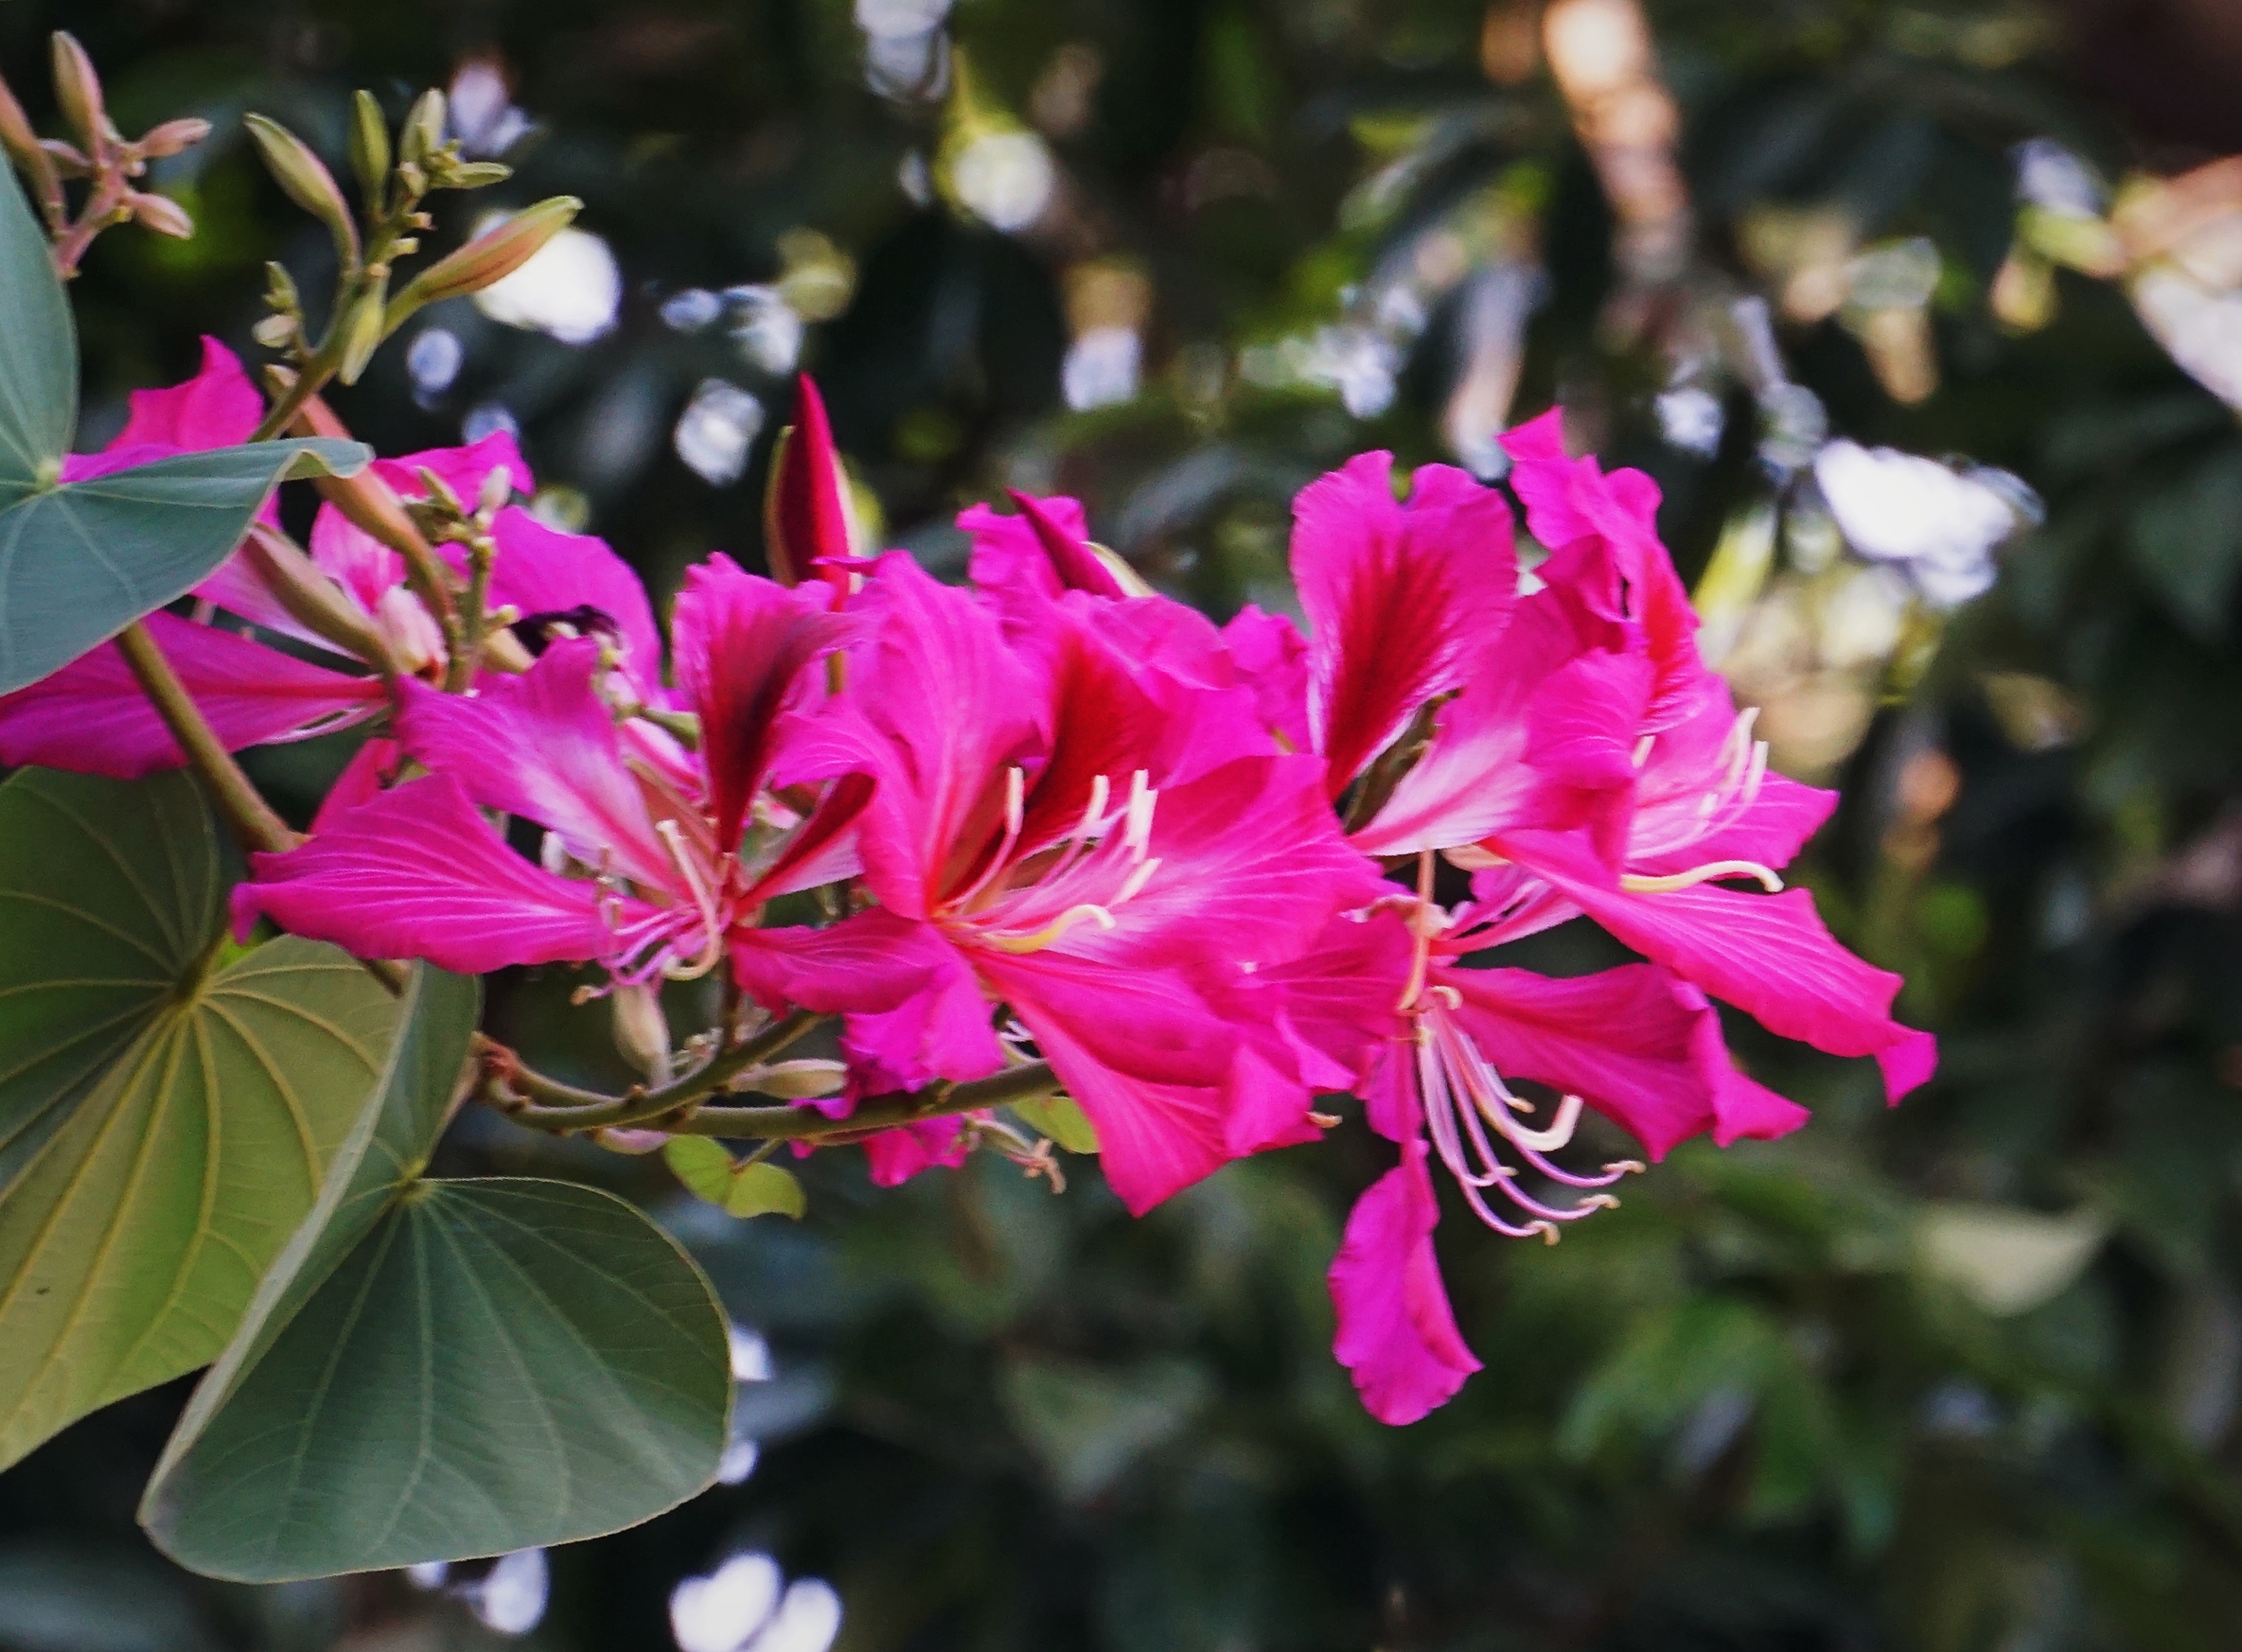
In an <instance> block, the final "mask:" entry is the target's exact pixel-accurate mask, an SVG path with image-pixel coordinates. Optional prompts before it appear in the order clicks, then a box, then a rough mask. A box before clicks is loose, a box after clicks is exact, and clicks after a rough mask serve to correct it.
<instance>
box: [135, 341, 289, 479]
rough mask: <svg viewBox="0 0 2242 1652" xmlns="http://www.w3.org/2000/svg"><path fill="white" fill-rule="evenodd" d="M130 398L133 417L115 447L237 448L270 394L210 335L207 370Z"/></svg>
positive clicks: (248, 434) (205, 347)
mask: <svg viewBox="0 0 2242 1652" xmlns="http://www.w3.org/2000/svg"><path fill="white" fill-rule="evenodd" d="M128 399H129V400H130V402H131V404H132V416H131V417H129V418H127V419H126V420H125V428H124V429H123V430H121V431H118V432H117V433H116V435H115V439H114V440H112V441H111V442H110V444H109V448H110V449H111V450H115V449H119V448H140V447H147V448H161V449H163V451H164V452H166V453H182V452H190V451H192V452H201V451H203V450H204V449H206V448H231V447H233V446H235V445H236V444H237V443H240V442H246V441H248V440H249V438H250V437H251V435H253V434H254V433H255V432H256V428H257V425H258V424H259V423H260V422H261V421H262V420H263V418H264V416H265V398H264V397H263V396H261V395H258V394H257V392H256V385H254V384H252V383H250V382H249V375H248V374H246V373H244V372H243V371H242V370H241V359H240V357H238V356H237V355H235V354H234V352H233V351H231V350H229V349H227V348H226V347H225V346H224V345H223V344H221V343H219V342H218V341H217V340H216V339H213V338H210V337H208V336H207V335H205V336H204V337H203V365H202V369H201V370H200V371H199V372H197V373H196V375H195V376H194V377H193V378H190V379H188V380H187V381H186V382H185V383H184V384H173V385H168V386H167V387H165V388H163V389H161V390H135V391H133V392H132V395H131V396H130V397H129V398H128ZM151 456H152V455H151ZM144 462H145V461H144Z"/></svg>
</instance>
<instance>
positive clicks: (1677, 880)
mask: <svg viewBox="0 0 2242 1652" xmlns="http://www.w3.org/2000/svg"><path fill="white" fill-rule="evenodd" d="M1715 878H1757V880H1758V881H1759V887H1760V888H1763V889H1765V890H1766V891H1767V892H1768V893H1769V894H1771V895H1775V894H1780V893H1781V892H1782V888H1783V880H1782V879H1781V878H1780V877H1778V876H1776V875H1775V873H1774V870H1773V869H1772V868H1769V867H1764V866H1761V865H1760V864H1759V863H1758V862H1757V861H1756V860H1715V861H1707V862H1706V863H1705V864H1704V866H1699V867H1691V868H1690V869H1689V870H1687V871H1680V872H1669V873H1668V874H1667V875H1666V876H1664V877H1647V876H1644V875H1643V874H1641V873H1639V872H1628V873H1626V874H1624V875H1623V876H1622V877H1621V878H1620V879H1619V887H1620V888H1623V889H1625V890H1626V891H1627V892H1628V893H1629V894H1631V895H1669V894H1671V893H1673V891H1674V890H1676V889H1693V888H1696V887H1697V886H1698V885H1699V884H1703V883H1710V882H1711V881H1712V880H1713V879H1715Z"/></svg>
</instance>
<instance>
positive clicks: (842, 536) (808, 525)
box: [763, 373, 849, 591]
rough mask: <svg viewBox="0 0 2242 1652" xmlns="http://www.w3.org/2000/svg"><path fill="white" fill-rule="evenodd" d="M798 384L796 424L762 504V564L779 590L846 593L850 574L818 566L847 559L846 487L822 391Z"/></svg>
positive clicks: (775, 460)
mask: <svg viewBox="0 0 2242 1652" xmlns="http://www.w3.org/2000/svg"><path fill="white" fill-rule="evenodd" d="M794 383H795V390H796V393H797V399H796V403H795V415H794V416H795V423H794V425H793V426H792V427H791V428H790V429H788V430H786V431H782V432H780V435H779V446H778V451H777V452H776V453H775V454H774V455H773V457H772V460H771V466H770V490H769V492H768V493H767V494H766V495H765V496H764V501H763V554H764V559H765V560H766V561H767V562H768V563H769V565H770V576H771V578H773V579H775V580H777V581H778V582H779V583H780V584H781V585H799V584H801V583H802V581H803V580H804V579H823V580H825V581H827V582H829V583H831V584H834V585H837V586H839V588H840V589H842V590H843V591H846V590H847V589H848V578H849V576H848V571H847V570H846V569H843V568H838V567H821V566H820V565H819V563H820V559H821V558H822V557H828V556H833V557H840V556H846V555H847V554H849V518H848V508H847V506H846V504H845V503H844V501H845V500H846V499H847V497H848V496H847V493H846V491H845V490H846V488H847V486H848V482H847V479H846V478H845V477H843V476H842V474H841V469H840V456H839V453H837V452H836V451H835V450H834V447H833V427H832V426H831V425H830V424H828V423H827V422H826V419H825V403H824V400H823V398H822V397H821V396H820V395H818V387H817V386H816V385H815V384H813V383H811V382H810V378H809V375H808V374H806V373H804V374H801V375H799V376H798V377H797V378H795V381H794Z"/></svg>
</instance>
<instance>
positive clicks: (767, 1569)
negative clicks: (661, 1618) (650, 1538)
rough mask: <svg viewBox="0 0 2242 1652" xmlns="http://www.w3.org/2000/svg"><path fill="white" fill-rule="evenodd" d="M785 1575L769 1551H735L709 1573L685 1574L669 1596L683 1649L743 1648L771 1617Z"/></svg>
mask: <svg viewBox="0 0 2242 1652" xmlns="http://www.w3.org/2000/svg"><path fill="white" fill-rule="evenodd" d="M784 1580H785V1573H782V1572H780V1570H779V1563H778V1562H777V1561H776V1560H773V1559H772V1558H771V1557H770V1556H769V1555H733V1557H732V1558H731V1559H729V1560H727V1561H725V1562H724V1564H723V1565H721V1566H719V1567H717V1568H716V1570H715V1572H714V1573H711V1574H709V1575H708V1576H706V1577H688V1578H685V1579H684V1580H683V1581H682V1582H680V1584H679V1585H678V1586H677V1588H675V1589H674V1590H670V1596H669V1632H670V1636H671V1638H672V1639H673V1640H675V1641H676V1642H677V1643H678V1652H743V1648H745V1647H746V1646H747V1645H748V1644H749V1643H750V1642H751V1641H752V1640H753V1639H754V1637H755V1633H756V1631H757V1630H759V1629H761V1628H762V1627H763V1626H764V1625H765V1624H766V1623H768V1622H769V1621H770V1617H771V1613H772V1612H773V1610H774V1609H775V1608H777V1606H778V1604H779V1587H780V1585H781V1583H782V1582H784Z"/></svg>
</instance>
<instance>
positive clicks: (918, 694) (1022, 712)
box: [776, 554, 1045, 918]
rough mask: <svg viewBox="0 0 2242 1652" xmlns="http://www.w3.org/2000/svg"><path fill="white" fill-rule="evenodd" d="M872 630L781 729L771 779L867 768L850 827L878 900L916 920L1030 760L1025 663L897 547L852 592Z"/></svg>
mask: <svg viewBox="0 0 2242 1652" xmlns="http://www.w3.org/2000/svg"><path fill="white" fill-rule="evenodd" d="M851 606H852V609H855V608H857V607H861V608H862V609H863V616H864V618H865V619H866V621H867V623H868V624H869V625H870V626H872V627H873V630H872V632H871V635H870V637H869V639H868V640H867V641H864V642H862V643H859V644H857V645H856V646H853V647H851V648H850V650H849V651H848V655H847V660H848V664H847V667H846V687H845V690H844V692H843V693H842V694H839V695H837V696H835V697H834V698H833V699H832V700H831V701H829V702H828V703H827V704H826V705H825V706H824V707H823V708H821V710H819V711H818V712H816V713H815V714H814V715H809V716H804V717H802V718H799V719H790V720H789V726H788V728H787V729H786V731H785V732H784V734H783V736H782V737H783V739H784V740H785V741H786V755H785V759H784V761H783V762H782V763H781V764H780V765H779V768H778V770H777V772H776V778H777V779H778V780H779V781H780V782H782V783H792V782H797V781H804V780H829V779H833V778H836V777H838V776H839V775H842V774H851V773H855V774H865V775H869V776H870V777H871V778H872V779H873V781H874V782H875V784H876V786H877V788H878V789H877V791H876V792H875V793H874V797H873V800H872V804H871V807H869V808H868V809H866V811H865V812H864V815H863V816H862V817H861V819H860V820H859V822H858V826H857V842H858V847H859V852H861V853H862V855H863V858H864V872H865V877H866V879H867V881H868V882H869V883H870V885H871V887H872V888H873V891H874V893H875V894H876V895H877V896H878V897H879V900H880V903H881V905H885V906H888V907H890V908H892V909H893V910H894V911H896V912H899V913H901V914H903V915H904V916H906V917H911V918H923V917H925V916H926V915H927V913H928V912H929V911H930V910H932V909H933V906H934V905H935V904H936V903H937V901H938V900H939V899H940V897H941V895H942V894H943V892H944V889H945V888H949V887H950V882H951V879H952V878H953V877H954V876H955V875H956V873H957V871H958V870H962V868H961V867H960V866H954V865H953V860H954V859H961V860H962V862H963V863H965V864H971V863H972V862H975V861H978V860H979V859H980V858H981V855H982V853H983V852H984V850H985V845H986V844H987V843H988V842H989V840H990V839H991V838H992V837H993V836H994V835H996V834H997V832H999V831H1000V830H1001V827H1002V815H1003V805H1004V770H1005V768H1006V766H1007V765H1009V764H1019V763H1024V762H1026V761H1029V760H1031V759H1032V758H1033V756H1034V755H1035V754H1036V752H1037V750H1038V749H1039V747H1040V744H1041V741H1042V739H1043V737H1044V732H1045V725H1044V724H1043V722H1042V718H1043V715H1044V710H1043V705H1044V702H1043V696H1042V694H1041V693H1040V692H1039V684H1038V673H1037V671H1036V669H1035V668H1034V666H1033V665H1032V664H1031V663H1030V662H1029V661H1028V660H1027V659H1023V658H1022V657H1021V656H1020V655H1019V654H1018V653H1017V651H1015V649H1014V648H1013V646H1012V645H1011V644H1010V643H1008V642H1007V641H1005V639H1004V637H1003V635H1002V633H1001V631H1000V629H999V627H998V624H997V618H996V616H995V615H993V614H992V613H991V612H990V611H989V610H988V608H987V607H985V606H983V605H981V604H980V602H978V601H976V600H975V598H974V596H973V594H972V593H971V592H970V591H965V590H959V589H952V588H950V587H947V586H943V585H938V584H937V583H935V581H933V580H932V579H929V578H928V577H927V575H926V574H925V573H923V572H921V571H919V569H918V567H917V566H916V565H915V564H914V563H912V561H911V560H910V558H909V557H908V556H904V555H901V554H894V555H890V556H885V557H882V558H881V559H880V562H879V565H878V570H877V571H876V572H875V573H874V576H873V578H872V579H871V580H870V581H869V582H868V583H867V584H866V586H865V588H864V589H863V591H862V592H860V593H859V594H858V595H857V596H856V598H854V599H852V603H851Z"/></svg>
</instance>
